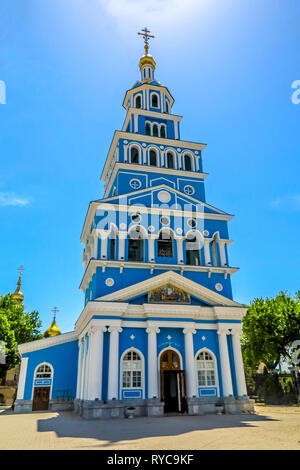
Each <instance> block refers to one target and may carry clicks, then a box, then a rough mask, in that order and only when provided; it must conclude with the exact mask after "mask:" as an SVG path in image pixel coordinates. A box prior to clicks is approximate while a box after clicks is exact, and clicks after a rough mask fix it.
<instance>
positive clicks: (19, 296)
mask: <svg viewBox="0 0 300 470" xmlns="http://www.w3.org/2000/svg"><path fill="white" fill-rule="evenodd" d="M18 271H20V274H19V280H18V282H17V288H16V290H15V292H14V293H13V297H14V299H16V301H17V302H18V303H19V304H22V303H23V300H24V294H23V292H21V285H22V280H21V279H22V271H24V268H23V266H20V267H19V268H18Z"/></svg>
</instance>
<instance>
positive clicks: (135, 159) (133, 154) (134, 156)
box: [130, 147, 139, 163]
mask: <svg viewBox="0 0 300 470" xmlns="http://www.w3.org/2000/svg"><path fill="white" fill-rule="evenodd" d="M130 162H131V163H139V151H138V149H137V148H136V147H131V149H130Z"/></svg>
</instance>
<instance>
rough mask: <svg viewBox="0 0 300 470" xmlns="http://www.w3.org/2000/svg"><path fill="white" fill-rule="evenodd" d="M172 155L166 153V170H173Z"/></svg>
mask: <svg viewBox="0 0 300 470" xmlns="http://www.w3.org/2000/svg"><path fill="white" fill-rule="evenodd" d="M174 166H175V165H174V155H173V153H171V152H168V153H167V168H174Z"/></svg>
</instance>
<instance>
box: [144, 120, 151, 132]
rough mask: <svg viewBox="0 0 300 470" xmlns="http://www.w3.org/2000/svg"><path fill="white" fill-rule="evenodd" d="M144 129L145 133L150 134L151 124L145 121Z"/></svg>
mask: <svg viewBox="0 0 300 470" xmlns="http://www.w3.org/2000/svg"><path fill="white" fill-rule="evenodd" d="M145 131H146V135H151V125H150V122H146V128H145Z"/></svg>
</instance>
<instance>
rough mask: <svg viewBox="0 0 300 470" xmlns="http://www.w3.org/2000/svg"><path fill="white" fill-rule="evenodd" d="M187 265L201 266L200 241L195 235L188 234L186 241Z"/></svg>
mask: <svg viewBox="0 0 300 470" xmlns="http://www.w3.org/2000/svg"><path fill="white" fill-rule="evenodd" d="M185 250H186V252H185V253H186V264H188V265H192V266H200V265H201V253H200V243H199V239H198V238H197V237H196V236H194V235H193V234H188V236H187V238H186V241H185Z"/></svg>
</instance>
